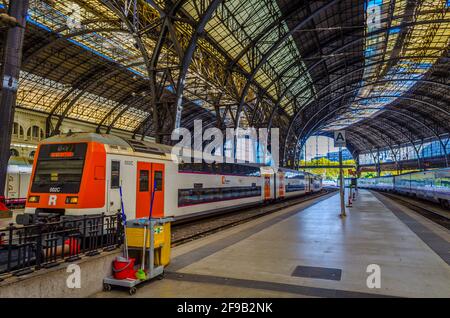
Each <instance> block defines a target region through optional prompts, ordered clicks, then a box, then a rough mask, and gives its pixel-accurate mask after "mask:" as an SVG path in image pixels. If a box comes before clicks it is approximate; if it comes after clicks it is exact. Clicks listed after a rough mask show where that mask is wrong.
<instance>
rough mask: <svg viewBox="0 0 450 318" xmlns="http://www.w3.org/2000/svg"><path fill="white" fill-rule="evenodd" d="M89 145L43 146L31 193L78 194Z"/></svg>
mask: <svg viewBox="0 0 450 318" xmlns="http://www.w3.org/2000/svg"><path fill="white" fill-rule="evenodd" d="M86 149H87V144H85V143H81V144H61V145H57V144H52V145H42V146H41V148H40V151H39V156H38V161H37V164H36V171H35V173H34V178H33V184H32V187H31V192H33V193H78V192H79V191H80V185H81V179H82V176H83V167H84V160H85V156H86Z"/></svg>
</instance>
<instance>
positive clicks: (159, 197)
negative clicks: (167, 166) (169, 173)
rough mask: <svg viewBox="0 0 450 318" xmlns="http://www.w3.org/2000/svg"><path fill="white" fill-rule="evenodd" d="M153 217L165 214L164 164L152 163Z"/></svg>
mask: <svg viewBox="0 0 450 318" xmlns="http://www.w3.org/2000/svg"><path fill="white" fill-rule="evenodd" d="M151 184H152V190H154V191H155V194H154V201H153V212H152V213H153V217H162V216H164V165H163V164H161V163H152V183H151Z"/></svg>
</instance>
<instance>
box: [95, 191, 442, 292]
mask: <svg viewBox="0 0 450 318" xmlns="http://www.w3.org/2000/svg"><path fill="white" fill-rule="evenodd" d="M382 200H383V202H384V203H383V202H381V201H380V200H379V199H378V198H377V197H375V195H374V194H372V193H371V192H369V191H365V190H360V191H359V195H358V200H357V201H355V202H354V204H353V207H352V208H349V209H348V216H347V217H346V218H344V219H341V218H340V217H339V196H338V195H337V194H335V195H332V196H329V197H327V198H325V199H321V200H320V199H319V200H316V201H315V202H314V203H315V204H312V203H303V204H300V205H297V206H294V207H290V208H287V209H285V210H283V211H280V212H278V213H275V214H272V215H268V216H265V217H263V218H260V219H257V220H255V221H252V222H249V223H246V224H243V225H240V226H236V227H234V228H231V229H228V230H226V231H223V232H220V233H217V234H215V235H211V236H208V237H205V238H203V239H199V240H196V241H193V242H191V243H187V244H184V245H182V246H179V247H176V248H174V249H173V259H172V263H171V265H170V266H169V268H168V270H167V271H168V272H167V275H166V279H164V280H162V281H154V282H150V283H149V284H147V285H145V286H143V287H141V288H139V290H138V293H137V294H136V295H135V296H134V297H372V296H376V297H377V296H394V297H395V296H400V297H450V266H449V264H448V263H447V262H448V253H449V252H448V251H450V234H449V232H448V231H447V230H445V229H443V228H441V227H440V226H438V225H434V224H432V223H430V222H428V221H426V220H425V219H423V218H422V217H417V216H412V215H410V212H408V211H406V210H405V208H402V207H400V206H398V205H397V204H395V203H393V202H387V200H388V199H382ZM388 206H389V207H388ZM391 209H392V210H391ZM416 233H419V235H418V234H416ZM442 251H447V254H445V253H444V254H442ZM439 254H440V255H439ZM446 257H447V258H446ZM369 264H377V265H379V266H380V269H381V287H380V288H379V289H370V288H368V287H367V284H366V280H367V277H368V275H369V273H367V272H366V269H367V266H368V265H369ZM299 266H307V267H311V268H298V267H299ZM327 269H328V270H327ZM294 272H297V273H299V274H300V275H303V274H304V275H307V276H308V275H309V276H310V277H297V276H293V273H294ZM311 276H312V277H315V278H311ZM94 297H129V296H128V294H127V293H126V292H124V291H121V290H117V291H112V292H109V293H99V294H96V295H94Z"/></svg>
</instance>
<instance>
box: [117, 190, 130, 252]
mask: <svg viewBox="0 0 450 318" xmlns="http://www.w3.org/2000/svg"><path fill="white" fill-rule="evenodd" d="M119 194H120V208H121V218H122V225H123V227H124V229H125V228H126V224H127V216H126V215H125V209H124V208H123V199H122V185H120V186H119ZM124 234H125V235H124V241H125V242H124V243H125V246H124V250H123V251H124V254H125V255H124V256H125V258H126V259H128V242H127V234H126V233H124Z"/></svg>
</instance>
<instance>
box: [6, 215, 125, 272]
mask: <svg viewBox="0 0 450 318" xmlns="http://www.w3.org/2000/svg"><path fill="white" fill-rule="evenodd" d="M122 237H123V229H122V224H121V222H120V215H105V214H101V215H96V216H88V215H84V216H81V217H73V218H70V219H62V220H60V221H57V222H48V223H37V224H32V225H25V226H20V225H15V224H10V225H9V226H7V227H5V228H1V229H0V280H1V279H2V278H3V277H5V276H8V275H11V274H12V275H14V276H21V275H25V274H29V273H32V272H33V271H36V270H40V269H43V268H50V267H53V266H57V265H58V264H60V263H62V262H73V261H76V260H79V259H80V258H81V257H84V256H94V255H98V254H100V253H101V252H104V251H111V250H114V249H116V248H118V247H119V246H120V245H121V243H122Z"/></svg>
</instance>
